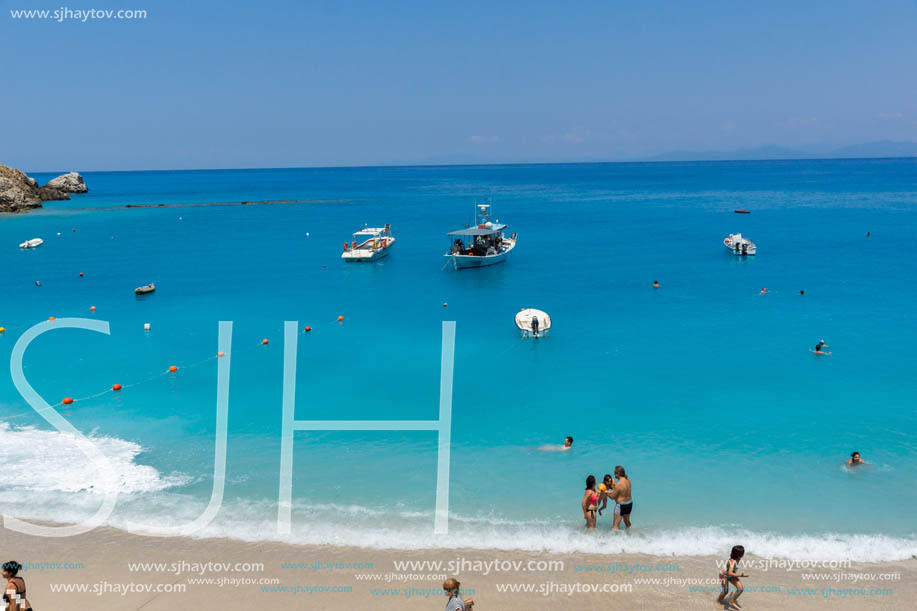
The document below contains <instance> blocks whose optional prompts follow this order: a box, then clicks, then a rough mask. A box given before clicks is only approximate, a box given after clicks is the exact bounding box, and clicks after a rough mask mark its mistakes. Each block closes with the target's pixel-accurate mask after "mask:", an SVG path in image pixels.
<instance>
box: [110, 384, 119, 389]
mask: <svg viewBox="0 0 917 611" xmlns="http://www.w3.org/2000/svg"><path fill="white" fill-rule="evenodd" d="M111 389H112V390H121V385H120V384H115V385H114V386H112V387H111Z"/></svg>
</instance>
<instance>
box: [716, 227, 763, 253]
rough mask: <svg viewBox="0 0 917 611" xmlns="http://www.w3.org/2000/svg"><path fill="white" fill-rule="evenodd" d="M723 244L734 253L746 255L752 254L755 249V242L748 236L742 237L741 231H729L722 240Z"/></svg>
mask: <svg viewBox="0 0 917 611" xmlns="http://www.w3.org/2000/svg"><path fill="white" fill-rule="evenodd" d="M723 245H724V246H725V247H726V248H727V249H728V250H729V251H730V252H731V253H732V254H734V255H737V256H740V257H742V256H746V255H753V254H755V251H756V250H757V246H755V243H754V242H752V241H751V240H749V239H748V238H743V237H742V234H741V233H730V234H729V236H728V237H727V238H725V239H724V240H723Z"/></svg>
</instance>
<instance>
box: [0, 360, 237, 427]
mask: <svg viewBox="0 0 917 611" xmlns="http://www.w3.org/2000/svg"><path fill="white" fill-rule="evenodd" d="M216 358H219V357H218V356H217V355H213V356H211V357H207V358H206V359H204V360H202V361H197V362H196V363H192V364H190V365H182V366H181V367H179V368H178V369H182V370H184V369H196V368H198V367H200V366H201V365H205V364H207V363H209V362H210V361H212V360H214V359H216ZM174 373H175V372H172V371H169V369H166V370H165V371H163V372H161V373H155V374H152V375H150V376H147V377H145V378H142V379H140V380H137V381H136V382H131V383H130V384H122V385H121V389H119V390H117V391H116V390H115V389H114V386H112V387H110V388H108V389H106V390H103V391H101V392H97V393H95V394H92V395H87V396H85V397H79V398H76V399H71V400H70V403H67V404H65V403H64V401H58V402H57V403H55V404H53V405H50V406H49V407H46V408H42V409H32V410H30V411H28V412H22V413H19V414H12V415H9V416H3V417H2V420H10V419H13V418H22V417H24V416H28V415H31V414H33V413H41V412H43V411H47V410H49V409H55V408H58V407H65V409H70V408H71V407H72V405H71V403H79V402H81V401H90V400H92V399H98V398H99V397H101V396H103V395H106V394H108V393H115V392H121V391H122V390H124V389H127V388H134V387H136V386H140V385H141V384H146V383H147V382H152V381H153V380H158V379H159V378H162V377H163V376H173V375H174ZM68 398H69V397H68Z"/></svg>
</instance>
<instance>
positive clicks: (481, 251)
mask: <svg viewBox="0 0 917 611" xmlns="http://www.w3.org/2000/svg"><path fill="white" fill-rule="evenodd" d="M507 227H508V225H501V224H500V222H499V221H497V222H492V221H491V220H490V204H478V206H477V211H476V213H475V224H474V225H472V226H471V227H466V228H465V229H459V230H457V231H451V232H449V234H448V235H449V240H450V246H449V252H447V253H446V255H445V256H446V257H447V258H448V259H450V260H451V261H452V267H454V268H455V269H464V268H466V267H483V266H485V265H493V264H494V263H502V262H503V261H505V260H506V259H507V258H508V257H509V253H510V252H512V250H513V248H515V247H516V234H515V233H514V234H512V235H510V236H506V235H504V234H503V231H504V230H505V229H506V228H507ZM466 240H467V243H466Z"/></svg>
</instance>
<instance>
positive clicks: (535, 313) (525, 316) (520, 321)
mask: <svg viewBox="0 0 917 611" xmlns="http://www.w3.org/2000/svg"><path fill="white" fill-rule="evenodd" d="M516 326H517V327H518V328H519V330H520V331H522V337H545V336H546V335H547V334H548V332H549V331H550V330H551V317H550V316H548V313H547V312H542V311H541V310H536V309H535V308H523V309H522V310H520V311H519V312H517V313H516Z"/></svg>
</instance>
